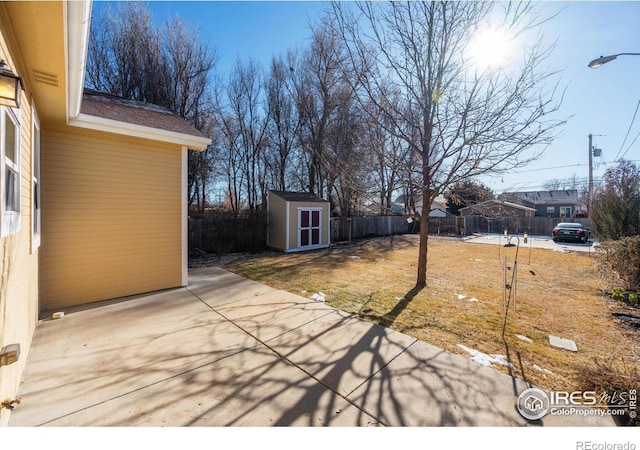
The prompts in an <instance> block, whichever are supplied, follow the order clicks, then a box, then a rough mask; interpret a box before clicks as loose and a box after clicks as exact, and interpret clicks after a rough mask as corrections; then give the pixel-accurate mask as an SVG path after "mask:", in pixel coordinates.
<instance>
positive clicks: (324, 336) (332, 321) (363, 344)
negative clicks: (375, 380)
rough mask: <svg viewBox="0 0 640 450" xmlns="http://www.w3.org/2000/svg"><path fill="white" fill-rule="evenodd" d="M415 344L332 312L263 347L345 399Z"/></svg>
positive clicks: (376, 326)
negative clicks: (274, 352) (345, 396)
mask: <svg viewBox="0 0 640 450" xmlns="http://www.w3.org/2000/svg"><path fill="white" fill-rule="evenodd" d="M415 341H416V339H415V338H412V337H410V336H407V335H405V334H402V333H398V332H395V331H393V330H391V329H388V328H384V327H381V326H379V325H375V324H372V323H370V322H365V321H363V320H361V319H358V318H356V317H352V316H346V315H344V313H337V312H336V313H335V314H331V315H327V316H324V317H321V318H319V319H317V320H314V321H313V322H310V323H307V324H305V325H303V326H301V327H298V328H296V329H295V330H292V331H291V332H289V333H286V334H283V335H281V336H278V337H276V338H274V339H272V340H269V341H267V342H266V344H267V345H269V346H270V347H271V348H273V349H274V350H275V351H277V352H278V353H279V354H281V355H283V356H284V357H286V358H287V359H288V360H289V361H291V362H292V363H294V364H296V365H297V366H299V367H301V368H302V369H303V370H305V371H306V372H308V373H309V374H311V375H313V376H314V377H315V378H317V379H318V380H320V381H321V382H322V383H324V384H326V385H328V386H329V387H331V388H332V389H334V390H335V391H337V392H339V393H340V394H342V395H349V394H350V393H351V392H352V391H353V390H355V389H356V388H357V387H358V386H360V385H361V384H362V383H364V382H366V381H367V380H368V379H369V378H370V377H371V376H372V375H374V374H375V373H376V372H377V371H379V370H380V369H382V368H383V367H384V366H385V365H386V364H388V363H389V362H390V361H391V360H392V359H393V358H395V357H397V356H398V355H399V354H400V353H402V352H403V351H404V350H405V349H406V348H407V347H409V346H410V345H411V344H413V343H414V342H415Z"/></svg>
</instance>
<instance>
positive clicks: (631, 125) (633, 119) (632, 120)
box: [613, 100, 640, 161]
mask: <svg viewBox="0 0 640 450" xmlns="http://www.w3.org/2000/svg"><path fill="white" fill-rule="evenodd" d="M639 107H640V100H638V104H637V105H636V110H635V112H634V113H633V118H632V119H631V123H630V124H629V129H628V130H627V134H626V135H625V137H624V140H623V141H622V144H621V145H620V150H618V153H617V154H616V157H615V158H613V159H614V160H615V161H617V160H618V155H619V154H620V152H621V151H622V148H623V147H624V144H625V143H626V142H627V138H628V137H629V133H630V132H631V127H633V123H634V122H635V120H636V114H638V108H639ZM638 135H639V136H640V133H639V134H638ZM636 139H638V136H636ZM636 139H634V140H633V142H635V141H636ZM633 142H632V143H631V145H633ZM631 145H630V146H629V148H631ZM629 148H627V151H625V152H624V154H623V155H622V157H624V155H625V154H626V153H627V152H628V151H629Z"/></svg>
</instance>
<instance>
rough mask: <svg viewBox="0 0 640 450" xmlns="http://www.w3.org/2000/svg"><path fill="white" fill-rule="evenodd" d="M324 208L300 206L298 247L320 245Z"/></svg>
mask: <svg viewBox="0 0 640 450" xmlns="http://www.w3.org/2000/svg"><path fill="white" fill-rule="evenodd" d="M320 236H322V209H321V208H298V247H312V246H316V245H320Z"/></svg>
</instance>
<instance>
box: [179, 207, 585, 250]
mask: <svg viewBox="0 0 640 450" xmlns="http://www.w3.org/2000/svg"><path fill="white" fill-rule="evenodd" d="M561 221H562V219H559V218H557V217H555V218H554V217H511V218H506V219H495V218H494V219H491V218H487V217H481V216H468V217H458V216H449V217H442V218H435V217H432V218H429V233H430V234H434V235H445V236H464V235H471V234H473V233H503V232H504V230H505V229H506V230H507V232H508V233H509V234H520V235H521V234H523V233H525V232H526V233H528V234H530V235H532V236H536V235H537V236H550V235H551V230H552V229H553V227H554V226H555V225H556V224H557V223H558V222H561ZM568 221H572V222H579V223H582V224H584V225H586V226H587V227H589V228H592V227H591V220H590V219H572V220H568ZM330 231H331V242H332V243H340V242H349V241H350V240H352V239H360V238H365V237H375V236H391V235H396V234H409V233H419V231H420V224H419V222H418V221H417V220H414V219H409V218H408V217H404V216H366V217H349V218H338V217H336V218H332V219H331V230H330ZM266 236H267V215H266V213H264V212H260V211H255V212H253V213H251V214H240V215H231V214H222V213H218V214H214V215H209V216H207V217H203V218H191V219H189V252H190V254H194V253H195V254H199V253H200V254H201V253H203V252H204V253H214V254H218V255H220V254H227V253H235V252H252V253H255V252H260V251H262V250H264V249H265V248H266Z"/></svg>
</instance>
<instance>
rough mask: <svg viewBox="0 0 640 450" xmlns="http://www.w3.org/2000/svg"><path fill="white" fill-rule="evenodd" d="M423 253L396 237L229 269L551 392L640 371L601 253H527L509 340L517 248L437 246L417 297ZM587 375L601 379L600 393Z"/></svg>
mask: <svg viewBox="0 0 640 450" xmlns="http://www.w3.org/2000/svg"><path fill="white" fill-rule="evenodd" d="M417 249H418V241H417V236H414V235H408V236H396V237H394V238H393V239H391V238H376V239H371V240H366V241H362V242H359V243H357V244H356V245H354V246H351V247H334V248H329V249H324V250H319V251H314V252H307V253H295V254H282V253H275V252H270V253H265V254H262V255H254V256H248V257H246V258H244V259H241V260H237V261H235V262H232V263H230V264H228V265H227V266H226V268H227V269H228V270H230V271H232V272H235V273H238V274H240V275H243V276H246V277H248V278H251V279H253V280H256V281H260V282H262V283H265V284H267V285H269V286H272V287H274V288H277V289H283V290H286V291H289V292H291V293H294V294H297V295H302V296H307V297H310V296H311V295H312V294H313V293H315V292H323V293H324V294H325V295H326V301H327V304H329V305H331V306H333V307H335V308H338V309H341V310H343V311H347V312H349V313H352V314H354V315H356V316H359V317H361V318H363V319H365V320H369V321H371V322H375V323H378V324H380V325H383V326H386V327H389V328H392V329H395V330H397V331H401V332H403V333H406V334H408V335H411V336H414V337H416V338H418V339H420V340H422V341H425V342H428V343H430V344H433V345H436V346H438V347H441V348H443V349H445V350H448V351H451V352H454V353H458V354H460V355H463V356H465V357H467V356H468V355H467V354H466V353H465V352H464V351H463V350H462V349H461V348H460V347H458V344H463V345H465V346H467V347H471V348H474V349H476V350H479V351H481V352H484V353H488V354H502V355H506V356H507V357H508V358H509V359H510V360H511V362H512V363H513V364H514V365H515V367H516V368H515V369H514V370H513V372H512V375H514V376H516V377H518V378H521V379H524V380H526V381H529V382H532V383H534V384H535V385H538V386H540V387H543V388H546V389H553V390H578V389H583V390H584V389H596V388H598V389H599V388H600V386H596V385H595V383H599V384H602V383H601V381H599V380H596V379H595V378H596V377H595V374H596V373H602V370H601V369H602V366H601V365H599V363H598V361H601V360H602V358H605V357H606V358H612V357H613V358H616V359H619V358H623V359H624V361H625V363H626V365H627V368H628V369H629V370H630V371H631V372H633V373H637V364H638V359H637V355H635V354H634V351H633V348H632V345H633V342H634V339H637V332H636V333H635V334H634V332H633V331H630V330H626V329H624V328H621V327H619V326H617V322H616V320H615V319H614V318H612V316H611V311H610V300H609V299H608V298H606V297H605V296H603V295H602V287H603V286H604V284H605V282H604V281H603V280H602V279H601V278H600V276H599V275H598V272H597V271H596V268H595V264H594V262H595V259H596V258H597V256H596V255H594V254H591V255H589V254H583V253H569V254H565V253H558V252H553V251H550V250H545V249H535V248H534V249H529V248H526V249H524V248H522V249H520V252H519V255H518V280H517V304H516V307H517V310H514V309H513V308H512V309H510V310H509V314H508V320H507V323H506V327H505V334H504V339H503V334H502V331H503V326H504V322H505V315H504V308H503V286H504V278H503V268H502V267H503V258H504V256H507V258H508V266H509V267H511V269H510V271H509V274H508V282H509V283H510V282H511V274H512V270H513V261H514V257H515V254H516V248H515V247H512V248H505V247H502V246H496V245H482V244H470V243H465V242H463V241H460V240H457V239H445V238H431V239H430V243H429V263H428V269H427V284H428V286H427V287H426V288H425V289H422V290H420V291H417V290H416V289H414V286H415V279H416V272H417ZM462 295H464V296H466V297H465V298H464V299H462V298H459V296H462ZM471 298H475V299H477V301H469V299H471ZM516 334H520V335H524V336H527V337H529V338H530V339H533V343H530V342H526V341H523V340H520V339H518V338H517V337H516V336H515V335H516ZM550 334H552V335H556V336H561V337H564V338H568V339H572V340H574V341H575V342H576V344H577V346H578V352H576V353H574V352H570V351H567V350H563V349H559V348H556V347H553V346H551V345H550V344H549V342H548V336H549V335H550ZM541 368H542V369H546V370H540V369H541ZM496 369H498V370H501V371H503V372H507V373H508V372H509V369H507V368H505V367H496ZM585 373H589V374H591V376H592V377H594V385H593V386H592V387H591V388H589V387H588V386H585V379H584V374H585Z"/></svg>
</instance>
